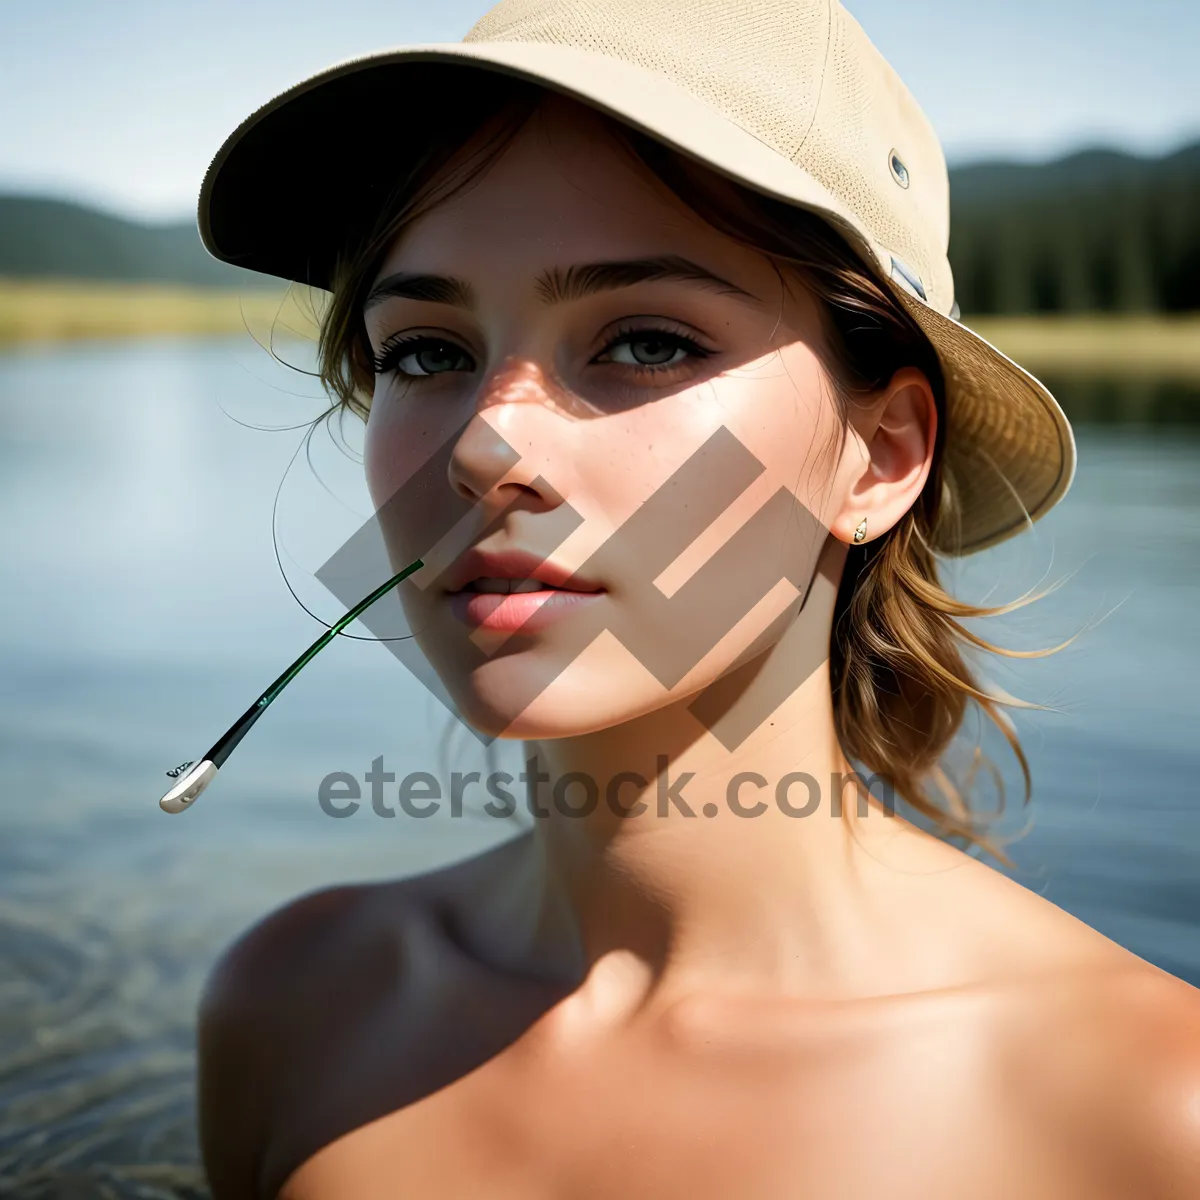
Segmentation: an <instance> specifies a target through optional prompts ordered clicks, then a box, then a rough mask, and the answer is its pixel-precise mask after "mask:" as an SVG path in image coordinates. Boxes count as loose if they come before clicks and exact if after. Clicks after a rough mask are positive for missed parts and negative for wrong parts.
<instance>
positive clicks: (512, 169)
mask: <svg viewBox="0 0 1200 1200" xmlns="http://www.w3.org/2000/svg"><path fill="white" fill-rule="evenodd" d="M321 136H325V137H326V138H328V139H329V141H328V143H327V145H328V148H329V151H330V153H329V155H328V157H327V160H323V164H322V165H323V166H328V167H330V168H331V169H330V170H328V171H323V172H321V173H319V175H320V177H319V178H315V179H314V178H313V177H312V172H311V171H309V170H307V168H306V166H305V164H306V162H310V161H311V156H312V152H313V149H314V148H315V147H316V146H317V145H318V143H319V139H320V137H321ZM335 159H336V162H335V161H334V160H335ZM335 166H336V167H340V168H341V169H340V170H334V169H332V168H334V167H335ZM201 229H202V232H203V234H204V237H205V240H206V244H207V245H208V247H209V249H210V250H211V251H212V252H213V253H214V254H216V255H218V257H221V258H224V259H226V260H228V261H231V262H239V263H241V264H242V265H245V266H249V267H251V268H252V269H255V270H260V271H265V272H267V273H271V274H276V275H281V276H283V277H285V278H289V279H293V280H296V281H299V282H302V283H313V284H317V285H319V286H323V287H326V288H328V289H329V290H330V291H331V293H332V295H331V298H330V301H329V305H328V308H327V310H326V312H325V314H324V318H323V326H322V335H321V371H322V378H323V380H324V382H325V384H326V385H327V387H328V388H329V390H330V392H331V394H332V395H333V397H334V399H335V400H336V402H337V407H338V408H345V409H348V410H350V411H352V412H356V413H358V414H359V415H361V416H363V417H365V418H366V420H367V430H366V455H365V466H366V472H367V479H368V483H369V485H370V489H371V493H372V496H373V498H374V501H375V504H376V507H377V510H378V513H379V518H380V522H381V529H382V532H383V535H384V538H385V540H386V544H387V546H388V550H389V553H390V555H391V557H392V559H393V561H394V562H395V563H396V564H397V566H398V567H399V566H401V565H403V564H404V563H405V562H408V561H411V560H412V559H413V558H417V557H420V558H421V559H422V560H423V561H424V563H425V566H424V567H423V568H422V570H421V571H420V572H418V573H417V574H416V575H414V576H413V577H412V579H411V581H409V582H407V583H406V584H405V585H403V590H402V596H403V602H404V607H405V612H406V614H407V616H408V617H409V619H410V620H411V623H412V628H413V629H414V630H415V631H416V638H417V642H418V644H419V645H420V649H421V651H422V652H423V654H424V655H425V656H426V657H427V658H428V659H429V661H430V663H431V664H432V666H433V668H434V670H435V671H436V672H437V675H438V678H439V679H440V680H441V682H442V684H443V686H444V687H445V689H446V690H447V692H448V693H449V694H450V696H451V697H452V699H453V701H454V702H455V704H456V705H457V707H458V709H459V711H460V712H461V713H462V715H463V717H464V719H465V720H467V721H468V722H470V723H471V724H472V725H473V726H475V727H476V728H477V729H479V730H480V731H482V732H484V733H487V734H490V735H494V736H503V737H507V738H516V739H521V740H522V741H523V742H524V743H525V754H526V757H527V759H528V760H529V769H528V770H527V771H526V773H525V774H524V775H523V776H522V777H521V779H520V780H519V781H518V782H519V783H521V784H523V785H524V791H523V792H522V791H521V790H520V789H517V790H516V796H515V799H516V800H518V801H519V802H520V803H521V804H522V805H523V806H528V808H529V810H530V811H531V812H532V813H533V814H534V816H535V819H534V820H533V821H532V828H531V829H530V830H529V832H527V833H524V834H522V835H520V836H517V837H515V838H512V839H511V840H508V841H506V842H504V843H503V844H501V845H499V846H498V847H496V848H495V849H493V850H491V851H488V852H486V853H484V854H482V855H479V856H478V857H475V858H473V859H470V860H469V861H466V862H461V863H457V864H454V865H452V866H450V867H448V868H446V869H443V870H439V871H434V872H431V873H428V874H425V875H421V876H419V877H416V878H410V879H404V880H400V881H397V882H394V883H386V884H374V885H369V886H360V887H345V888H336V889H333V890H328V891H323V892H320V893H317V894H315V895H311V896H308V897H304V898H302V899H300V900H298V901H296V902H295V903H293V904H290V905H288V906H287V907H286V908H284V909H283V910H281V911H280V912H277V913H275V914H273V915H272V916H270V917H269V918H267V919H266V920H265V921H263V922H262V923H261V924H259V925H258V926H257V927H256V928H254V929H253V930H251V931H250V932H249V933H248V934H246V935H245V936H244V937H243V938H242V939H241V940H240V941H239V942H238V943H237V944H236V945H235V946H234V947H233V948H232V949H231V950H230V951H229V952H228V953H227V954H226V955H225V957H224V958H223V959H222V961H221V963H220V964H219V966H218V967H217V969H216V970H215V972H214V973H213V976H212V978H211V980H210V983H209V986H208V989H207V992H206V995H205V998H204V1003H203V1006H202V1012H201V1027H200V1092H201V1097H200V1104H201V1134H202V1141H203V1148H204V1155H205V1160H206V1164H207V1168H208V1171H209V1175H210V1178H211V1181H212V1186H213V1191H214V1195H215V1196H216V1197H217V1200H234V1198H238V1197H263V1198H266V1197H274V1196H281V1197H286V1198H288V1200H324V1198H326V1197H344V1196H353V1197H355V1198H356V1200H370V1198H372V1197H384V1196H388V1197H390V1196H397V1197H399V1196H404V1197H414V1198H417V1197H438V1198H451V1197H478V1196H487V1197H489V1198H499V1197H514V1198H515V1197H521V1198H527V1197H546V1198H550V1197H556V1198H557V1197H571V1198H573V1200H574V1198H577V1197H617V1196H619V1197H622V1198H628V1197H641V1196H646V1197H649V1196H655V1197H659V1196H680V1197H684V1196H686V1197H689V1198H695V1197H708V1196H712V1197H731V1196H736V1197H739V1198H741V1197H763V1198H766V1197H771V1198H774V1197H791V1196H801V1195H803V1196H814V1197H817V1196H819V1197H833V1196H839V1197H880V1196H887V1197H889V1198H891V1197H909V1196H912V1197H916V1196H921V1197H927V1198H928V1197H961V1196H965V1195H971V1196H977V1197H1015V1196H1020V1197H1023V1198H1027V1197H1053V1198H1054V1200H1066V1198H1069V1197H1081V1198H1082V1197H1088V1198H1089V1200H1095V1198H1098V1197H1110V1196H1111V1197H1114V1198H1115V1197H1130V1196H1138V1197H1159V1196H1161V1197H1168V1196H1171V1197H1184V1196H1195V1195H1200V1004H1198V1002H1197V994H1196V991H1195V989H1193V988H1190V987H1189V986H1187V985H1185V984H1184V983H1182V982H1181V981H1179V980H1176V979H1174V978H1173V977H1171V976H1169V975H1167V974H1166V973H1164V972H1162V971H1159V970H1158V969H1156V968H1154V967H1152V966H1151V965H1150V964H1148V963H1146V962H1144V961H1143V960H1141V959H1139V958H1137V957H1136V956H1134V955H1132V954H1130V953H1129V952H1127V951H1125V950H1123V949H1122V948H1121V947H1119V946H1117V945H1116V944H1114V943H1113V942H1111V941H1109V940H1108V939H1107V938H1104V937H1102V936H1101V935H1100V934H1098V933H1096V932H1095V931H1093V930H1091V929H1089V928H1088V927H1087V926H1085V925H1083V924H1082V923H1081V922H1079V921H1077V920H1075V919H1074V918H1072V917H1071V916H1069V915H1068V914H1067V913H1065V912H1063V911H1062V910H1060V909H1058V908H1056V907H1055V906H1054V905H1052V904H1050V903H1049V902H1047V901H1045V900H1043V899H1041V898H1039V897H1038V896H1035V895H1033V894H1032V893H1030V892H1029V891H1027V890H1025V889H1024V888H1022V887H1020V886H1019V885H1018V884H1016V883H1013V882H1012V881H1010V880H1009V879H1007V878H1006V877H1005V876H1003V875H1001V874H1000V873H999V872H997V871H995V870H993V869H992V868H991V867H989V866H987V865H985V864H984V863H982V862H981V861H979V860H978V859H977V858H975V857H973V856H972V855H970V854H967V853H964V852H963V851H961V850H959V849H956V848H954V847H953V846H951V845H950V844H949V842H948V841H947V840H945V837H943V836H938V834H954V835H961V836H962V837H964V838H966V839H967V840H968V841H970V842H974V843H975V844H976V845H977V846H979V847H988V848H992V849H994V850H996V852H997V854H999V855H1001V856H1002V851H1000V850H999V849H998V848H997V847H995V846H993V845H992V843H991V841H990V839H988V838H987V836H986V834H985V833H984V831H983V827H982V824H981V823H980V821H979V820H978V819H977V818H974V817H973V816H972V812H971V810H970V808H969V807H968V800H969V796H967V795H965V794H964V793H963V792H962V791H961V790H960V789H959V788H957V787H956V786H955V784H954V782H953V781H952V778H951V775H950V774H949V773H948V772H947V771H945V770H943V768H942V766H941V764H942V761H943V758H944V755H945V752H946V750H947V748H948V746H949V745H950V742H951V740H952V738H953V737H954V735H955V733H956V731H957V730H958V729H959V727H960V725H961V723H962V719H963V715H964V711H965V709H966V706H967V705H968V703H974V704H977V705H978V706H980V707H981V708H982V709H983V710H984V711H985V712H986V713H988V714H989V715H991V716H992V717H993V718H994V719H995V720H996V721H997V722H998V723H999V724H1000V725H1001V727H1002V729H1004V731H1005V732H1006V735H1007V736H1009V737H1010V739H1011V740H1012V744H1013V746H1014V749H1015V750H1016V751H1017V753H1018V754H1019V753H1020V749H1019V746H1018V745H1017V743H1016V740H1015V736H1014V735H1013V734H1012V730H1011V728H1010V726H1009V725H1008V724H1007V722H1006V720H1005V718H1004V716H1003V714H1002V710H1001V709H1000V708H999V706H998V702H997V700H996V695H997V692H996V691H995V689H993V688H990V687H988V685H986V684H985V683H984V682H983V679H982V677H981V676H980V675H978V674H977V673H976V669H975V667H974V666H972V665H971V663H970V662H969V661H968V659H967V656H966V652H967V651H968V650H970V649H972V645H971V644H972V643H974V649H986V648H989V647H988V644H987V643H986V642H982V641H980V640H978V639H977V637H976V636H972V635H971V634H968V633H967V632H966V630H965V629H964V627H963V626H962V625H960V624H959V623H958V619H959V618H962V617H971V616H978V615H986V614H987V613H989V612H994V611H1000V610H996V609H976V608H972V607H971V606H968V605H965V604H960V603H958V602H956V601H955V600H953V599H952V598H951V597H950V596H948V595H947V594H946V593H945V592H944V591H943V590H942V589H941V587H940V586H939V584H938V580H937V561H938V560H937V557H936V556H937V555H938V554H954V553H963V552H966V551H968V550H972V549H977V548H980V547H982V546H985V545H990V544H993V543H995V542H996V541H999V540H1001V539H1003V538H1004V537H1006V536H1009V535H1011V534H1012V533H1015V532H1018V531H1019V530H1020V529H1021V528H1022V527H1024V525H1026V524H1028V522H1029V520H1031V519H1035V518H1036V517H1038V516H1040V515H1041V514H1042V513H1043V512H1045V511H1046V510H1047V509H1048V508H1049V507H1050V506H1051V505H1052V504H1054V503H1055V502H1056V501H1057V500H1058V499H1059V498H1060V497H1061V495H1062V494H1063V492H1064V491H1065V490H1066V487H1067V485H1068V483H1069V481H1070V476H1071V472H1072V469H1073V462H1074V458H1073V445H1072V442H1071V439H1070V432H1069V428H1068V427H1067V425H1066V421H1065V419H1064V418H1063V417H1062V414H1061V412H1060V411H1059V409H1058V407H1057V405H1056V404H1055V403H1054V401H1053V399H1052V398H1051V397H1050V396H1049V394H1048V393H1047V392H1046V391H1045V389H1044V388H1042V387H1041V385H1040V384H1038V383H1037V381H1035V380H1033V379H1032V378H1031V377H1029V376H1028V375H1026V374H1025V373H1024V372H1022V371H1021V370H1020V369H1019V368H1017V367H1016V366H1015V365H1014V364H1012V363H1010V362H1009V361H1008V360H1007V359H1005V358H1004V356H1002V355H1000V354H999V353H998V352H997V351H995V350H994V349H992V348H991V347H989V346H988V345H987V344H986V343H984V342H982V341H981V340H980V339H978V338H976V337H975V336H974V335H972V334H971V333H970V332H969V331H968V330H966V329H965V328H964V327H962V326H961V325H959V324H958V323H957V322H956V321H954V320H953V319H952V317H950V316H948V315H947V314H948V313H950V312H951V311H952V298H953V295H952V293H953V285H952V280H951V278H950V274H949V266H948V263H947V262H946V259H945V248H946V197H945V167H944V163H943V161H942V158H941V152H940V148H938V146H937V142H936V138H935V137H934V135H933V134H932V131H931V130H930V129H929V127H928V125H927V123H926V122H925V120H924V118H923V117H922V116H921V114H920V112H919V110H918V109H917V108H916V106H915V104H914V103H913V101H912V99H911V97H910V96H909V95H908V93H907V92H906V91H905V90H904V89H903V86H902V85H901V84H900V83H899V81H898V80H897V79H896V78H895V76H894V75H893V74H892V73H891V72H890V69H889V68H888V67H887V65H886V64H885V63H883V61H882V59H880V58H879V56H878V54H877V52H875V51H874V49H873V47H871V46H870V43H869V42H867V41H866V39H865V37H863V35H862V33H861V30H859V28H858V26H857V25H855V24H854V22H853V21H852V20H851V19H850V18H849V17H848V15H847V14H845V13H844V12H843V11H842V10H841V9H840V8H838V7H837V6H836V5H834V6H833V7H832V8H831V7H830V6H829V5H827V4H825V3H808V2H807V0H787V2H778V3H765V2H764V3H750V2H747V3H733V2H729V3H724V4H710V5H705V4H695V3H689V4H687V5H681V4H676V3H670V2H668V0H639V3H638V4H637V5H636V6H633V5H625V4H624V3H620V2H617V0H606V2H604V3H597V4H594V5H587V6H584V5H581V4H579V3H577V2H574V3H569V2H568V0H538V2H530V0H505V3H502V4H501V5H500V6H498V7H497V8H496V9H494V10H493V11H492V12H491V13H489V14H488V16H487V17H485V18H484V19H483V20H482V21H481V22H480V23H479V24H478V25H477V26H476V28H475V29H474V30H473V31H472V32H471V34H469V35H468V38H467V40H466V42H465V43H464V44H463V45H461V46H453V47H439V48H435V49H429V48H416V49H413V48H409V49H402V50H401V51H396V52H390V53H385V54H382V55H379V56H373V57H372V58H368V59H362V60H358V61H356V62H354V63H350V64H345V65H343V66H341V67H339V68H336V69H334V70H332V71H330V72H327V73H325V74H324V75H322V76H319V77H317V78H316V79H315V80H313V81H308V82H307V83H306V84H304V85H300V86H299V87H298V88H296V89H293V90H292V91H291V92H289V93H286V94H285V95H284V96H282V97H280V98H279V99H277V100H276V101H273V102H272V104H271V105H268V106H267V107H266V108H265V109H263V110H260V112H259V113H257V114H255V116H254V117H252V118H251V119H250V120H249V121H248V122H246V123H245V124H244V125H243V126H242V127H241V128H240V129H239V130H238V131H237V132H236V133H235V134H234V135H233V136H232V137H231V138H230V140H229V141H228V142H227V143H226V145H225V147H223V149H222V151H221V153H220V154H219V155H218V158H217V160H216V161H215V162H214V165H213V167H212V168H211V169H210V172H209V176H208V178H207V179H206V181H205V189H204V192H203V194H202V199H201ZM1021 762H1022V764H1023V762H1024V760H1023V759H1021ZM856 766H857V767H859V768H861V772H860V773H859V774H858V775H857V776H855V774H854V770H853V768H854V767H856ZM867 777H870V778H867ZM510 782H511V780H510ZM847 782H849V784H850V786H849V787H848V788H847V787H846V784H847ZM494 794H495V796H496V798H497V799H498V800H499V799H501V797H503V796H505V795H506V793H505V792H504V789H503V788H500V789H498V790H497V791H496V793H494ZM511 794H512V793H507V795H511ZM895 795H899V796H901V797H902V798H903V799H904V800H905V801H906V802H907V803H908V804H910V805H911V806H912V807H913V808H914V809H915V810H916V811H917V813H921V814H924V815H925V816H927V817H929V818H931V819H932V820H933V822H934V823H935V832H933V833H931V832H928V831H925V830H923V829H921V828H920V827H918V825H917V824H916V823H913V822H909V821H907V820H905V819H904V818H903V817H901V816H900V815H898V814H897V813H895V811H894V807H893V805H892V803H891V801H892V799H893V798H894V796H895ZM496 811H498V812H509V813H510V812H511V806H509V805H507V804H506V803H503V802H502V803H500V804H498V805H497V806H496Z"/></svg>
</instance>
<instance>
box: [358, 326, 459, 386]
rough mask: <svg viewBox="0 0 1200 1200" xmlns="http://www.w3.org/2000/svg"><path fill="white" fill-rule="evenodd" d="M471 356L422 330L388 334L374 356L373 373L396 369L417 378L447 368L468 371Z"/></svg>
mask: <svg viewBox="0 0 1200 1200" xmlns="http://www.w3.org/2000/svg"><path fill="white" fill-rule="evenodd" d="M474 365H475V364H474V363H473V362H472V360H471V356H470V355H469V354H468V353H467V352H466V351H465V350H462V349H460V348H459V347H458V346H456V345H454V344H453V343H452V342H447V341H445V340H444V339H443V338H435V337H429V336H427V335H424V334H407V335H404V334H397V335H396V336H394V337H390V338H388V339H387V340H386V341H385V342H384V343H383V345H382V346H381V347H380V349H379V353H378V354H377V355H376V356H375V374H376V375H386V374H387V373H388V372H389V371H398V372H399V373H400V374H401V375H407V376H410V377H412V378H416V379H420V378H423V377H425V376H427V375H444V374H445V373H446V372H447V371H470V370H471V369H472V368H473V367H474Z"/></svg>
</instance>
